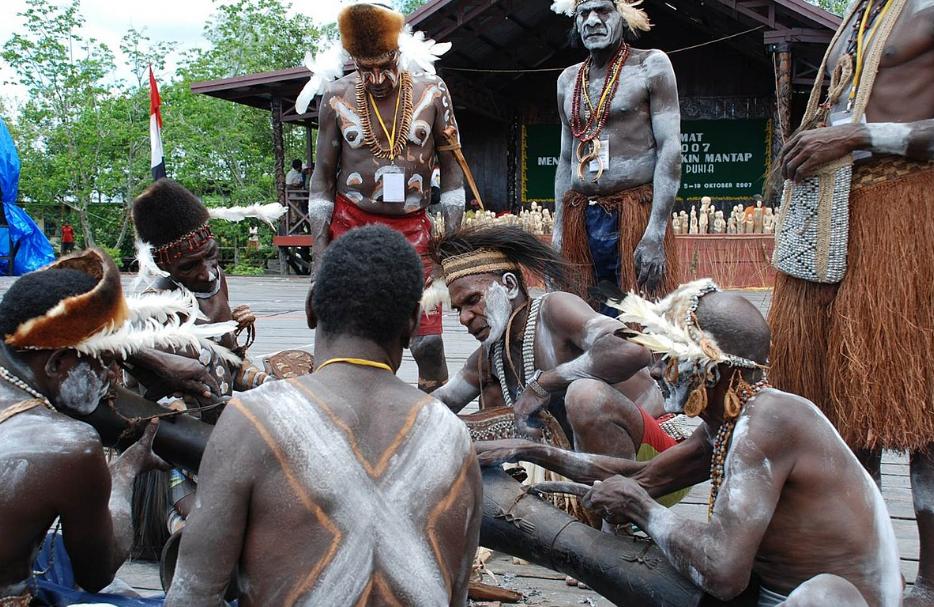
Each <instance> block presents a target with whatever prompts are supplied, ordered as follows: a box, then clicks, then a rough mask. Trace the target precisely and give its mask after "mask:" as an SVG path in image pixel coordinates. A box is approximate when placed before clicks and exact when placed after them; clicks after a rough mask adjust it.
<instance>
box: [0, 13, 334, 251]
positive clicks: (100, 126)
mask: <svg viewBox="0 0 934 607" xmlns="http://www.w3.org/2000/svg"><path fill="white" fill-rule="evenodd" d="M25 2H26V8H25V10H24V11H23V12H22V13H20V14H21V15H22V16H23V17H24V21H25V26H24V28H23V29H22V31H21V32H19V33H17V34H14V35H13V36H12V37H10V38H9V39H8V40H6V41H5V42H4V43H3V46H2V53H0V56H2V57H3V58H4V59H5V60H6V61H7V62H8V63H9V64H10V66H11V67H12V68H13V71H14V72H15V74H16V76H17V80H18V81H19V83H20V84H21V85H23V86H24V87H25V88H26V90H27V93H28V97H27V101H25V102H24V103H23V104H22V105H21V106H20V107H19V108H18V111H17V112H15V115H13V114H14V113H12V112H8V111H6V109H5V107H4V105H3V100H2V99H0V115H2V116H4V118H5V119H6V121H7V123H8V126H9V127H10V129H11V132H12V134H13V137H14V140H15V141H16V142H17V145H18V148H19V153H20V156H21V159H22V163H23V168H22V175H21V179H20V192H21V201H22V203H23V204H24V206H26V208H27V210H29V211H30V212H31V213H33V214H34V215H36V216H43V215H44V216H45V217H46V219H47V220H48V221H49V223H50V224H54V225H55V226H56V228H57V226H58V225H60V223H61V222H62V221H71V222H72V223H73V224H74V225H75V227H76V231H77V232H78V233H79V234H78V235H79V238H78V240H79V244H82V245H83V244H94V243H95V242H98V241H99V242H100V243H102V244H107V245H114V246H115V247H116V248H120V249H121V251H123V253H124V254H128V253H129V252H130V250H131V249H132V240H133V236H132V233H133V230H132V225H131V221H130V215H129V208H130V207H129V205H130V203H131V201H132V200H133V198H134V197H135V196H136V195H138V194H139V193H140V192H141V191H142V190H143V189H144V188H145V187H146V186H147V185H148V184H149V183H150V181H151V177H150V170H149V79H148V66H149V65H150V64H152V66H153V69H154V71H155V73H156V78H157V80H158V81H159V85H160V93H161V95H162V100H163V105H162V115H163V132H162V137H163V145H164V150H165V158H166V168H167V172H168V174H169V176H170V177H172V178H173V179H176V180H177V181H179V182H180V183H182V184H183V185H185V186H186V187H188V188H189V189H190V190H192V191H193V192H194V193H195V194H196V195H198V196H200V197H202V198H203V199H205V201H206V203H207V204H209V205H220V206H230V205H235V204H242V203H253V202H272V201H274V200H275V199H276V195H275V181H274V169H275V164H274V159H273V149H272V129H271V124H270V114H269V112H267V111H262V110H257V109H253V108H248V107H246V106H242V105H239V104H235V103H231V102H228V101H222V100H219V99H214V98H211V97H207V96H204V95H195V94H193V93H192V92H191V88H190V86H191V83H192V82H195V81H198V80H213V79H218V78H226V77H229V76H236V75H242V74H248V73H253V72H261V71H269V70H276V69H283V68H289V67H294V66H296V65H300V64H301V61H302V58H303V57H304V54H305V52H306V51H314V50H315V46H316V43H317V41H318V40H319V39H320V38H321V37H322V36H326V35H333V32H332V31H330V30H329V31H328V32H323V31H322V30H321V29H320V28H316V27H315V26H314V24H313V23H311V22H310V20H309V19H308V18H307V17H305V16H302V15H298V14H295V13H293V12H292V11H291V10H290V6H289V5H288V4H287V3H286V2H284V1H283V0H238V1H237V2H234V3H233V4H227V5H218V6H217V9H216V13H215V14H214V15H213V17H212V18H211V19H210V20H209V21H208V23H207V24H206V25H205V28H204V35H205V38H206V39H207V41H208V43H209V45H208V47H207V48H206V49H201V48H197V49H194V50H190V51H186V52H184V53H182V54H181V56H180V57H178V61H177V64H178V69H177V71H176V73H175V74H165V73H163V72H164V66H165V58H166V57H167V56H170V55H171V53H173V52H174V50H173V49H174V44H173V43H171V42H170V41H158V42H154V41H151V40H150V39H149V37H148V36H146V34H145V32H142V31H139V30H136V29H130V30H129V31H127V33H126V35H125V36H124V37H123V39H122V40H121V43H120V50H121V51H122V53H123V55H124V57H125V67H126V68H127V69H128V71H129V72H130V73H132V74H133V76H132V78H130V81H128V82H118V83H116V84H114V83H113V82H112V72H113V71H114V69H115V65H114V53H113V52H112V50H111V49H109V48H107V47H106V46H105V45H103V44H101V43H99V42H98V41H96V40H94V39H93V38H91V37H88V36H87V35H86V34H85V33H84V30H83V26H84V17H83V16H82V15H81V13H80V5H79V3H78V1H77V0H71V4H67V5H64V6H55V5H54V4H47V3H46V2H44V0H25ZM284 136H285V148H286V157H287V162H288V159H291V158H293V157H294V158H301V157H304V150H305V137H304V129H303V128H298V127H290V126H288V125H287V126H286V127H285V133H284ZM223 223H224V222H219V221H218V222H213V224H212V225H213V227H214V230H215V232H217V233H218V234H219V240H222V246H231V247H234V246H240V247H243V246H244V245H245V243H246V240H247V237H248V228H249V226H250V225H252V224H254V223H255V222H251V221H246V222H241V223H240V224H225V225H220V224H223ZM79 226H80V229H79ZM260 236H261V238H262V239H263V242H264V243H267V244H268V243H270V242H271V238H272V234H271V230H269V228H268V227H261V228H260Z"/></svg>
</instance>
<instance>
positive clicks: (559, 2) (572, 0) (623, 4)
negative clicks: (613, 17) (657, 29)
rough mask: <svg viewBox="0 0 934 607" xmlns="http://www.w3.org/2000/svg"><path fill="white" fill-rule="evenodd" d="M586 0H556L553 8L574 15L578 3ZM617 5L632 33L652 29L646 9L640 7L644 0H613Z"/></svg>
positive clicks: (556, 11) (555, 10)
mask: <svg viewBox="0 0 934 607" xmlns="http://www.w3.org/2000/svg"><path fill="white" fill-rule="evenodd" d="M583 1H584V0H554V2H552V4H551V10H552V12H554V13H557V14H559V15H566V16H568V17H574V13H575V11H576V10H577V5H578V4H580V3H581V2H583ZM612 1H613V3H614V4H615V5H616V10H617V11H619V14H620V15H622V17H623V20H624V21H625V22H626V26H627V27H629V29H630V31H632V33H634V34H635V33H637V32H638V31H643V32H647V31H649V30H650V29H652V22H651V21H650V20H649V16H648V15H647V14H646V13H645V11H644V10H642V9H641V8H638V7H639V5H640V4H642V0H612Z"/></svg>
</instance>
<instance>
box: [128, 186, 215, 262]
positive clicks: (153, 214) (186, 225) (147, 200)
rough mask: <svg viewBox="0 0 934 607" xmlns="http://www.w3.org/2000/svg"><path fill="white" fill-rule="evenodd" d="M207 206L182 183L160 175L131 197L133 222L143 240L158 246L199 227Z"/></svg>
mask: <svg viewBox="0 0 934 607" xmlns="http://www.w3.org/2000/svg"><path fill="white" fill-rule="evenodd" d="M208 219H209V216H208V210H207V208H205V206H204V205H203V204H201V201H200V200H198V197H197V196H195V195H194V194H192V193H191V192H189V191H188V190H187V189H186V188H185V187H184V186H182V185H181V184H179V183H176V182H174V181H172V180H171V179H166V178H162V179H160V180H159V181H157V182H155V183H154V184H152V185H151V186H149V187H148V188H146V189H145V190H144V191H143V193H142V194H140V195H139V196H137V197H136V200H134V201H133V225H135V226H136V234H137V235H138V236H139V237H140V239H141V240H142V241H143V242H148V243H149V244H151V245H152V246H154V247H161V246H162V245H165V244H168V243H170V242H173V241H175V240H177V239H178V238H179V237H181V236H184V235H185V234H187V233H189V232H191V231H192V230H196V229H198V228H200V227H201V226H202V225H204V224H205V222H207V220H208Z"/></svg>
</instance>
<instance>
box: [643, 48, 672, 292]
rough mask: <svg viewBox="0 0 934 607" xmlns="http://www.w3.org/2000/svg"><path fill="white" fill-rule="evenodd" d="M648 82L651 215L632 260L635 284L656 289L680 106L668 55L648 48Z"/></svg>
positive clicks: (662, 262) (662, 268) (660, 273)
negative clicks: (651, 139)
mask: <svg viewBox="0 0 934 607" xmlns="http://www.w3.org/2000/svg"><path fill="white" fill-rule="evenodd" d="M645 69H646V71H647V73H648V81H649V111H650V112H651V115H652V116H651V117H652V133H653V135H654V136H655V150H656V152H655V153H656V158H655V175H654V177H653V178H652V187H653V195H652V215H651V217H650V218H649V223H648V225H647V226H646V228H645V234H644V235H643V236H642V241H641V242H640V243H639V245H638V246H637V247H636V250H635V253H634V260H635V264H636V271H637V272H638V283H639V285H640V286H647V287H648V288H649V289H654V288H656V287H657V286H658V285H659V284H660V282H661V280H662V277H663V276H664V275H665V268H666V266H667V263H668V260H666V259H665V249H664V245H663V241H664V238H665V230H667V228H668V222H669V220H670V218H671V209H672V207H673V206H674V204H675V196H676V195H677V194H678V187H679V186H680V185H681V109H680V106H679V105H678V83H677V81H676V80H675V71H674V69H673V68H672V67H671V61H670V60H669V59H668V55H666V54H665V53H663V52H662V51H650V53H649V55H648V57H646V59H645Z"/></svg>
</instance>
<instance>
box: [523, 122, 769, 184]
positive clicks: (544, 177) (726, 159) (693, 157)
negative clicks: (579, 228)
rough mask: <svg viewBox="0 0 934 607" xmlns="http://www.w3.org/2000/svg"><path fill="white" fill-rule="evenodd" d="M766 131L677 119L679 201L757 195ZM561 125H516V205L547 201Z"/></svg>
mask: <svg viewBox="0 0 934 607" xmlns="http://www.w3.org/2000/svg"><path fill="white" fill-rule="evenodd" d="M771 137H772V129H771V125H770V123H769V121H768V120H766V119H764V118H761V119H743V120H682V121H681V189H680V190H679V191H678V197H679V198H700V197H701V196H711V197H713V198H719V199H723V198H744V199H745V198H752V196H753V195H755V194H760V193H762V184H763V181H764V177H765V174H766V173H767V172H768V159H769V150H770V149H771V146H772V141H771ZM560 151H561V126H560V125H557V124H529V125H525V126H523V127H522V201H523V202H528V201H530V200H542V201H551V200H554V195H555V171H556V170H557V167H558V156H559V154H560Z"/></svg>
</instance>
